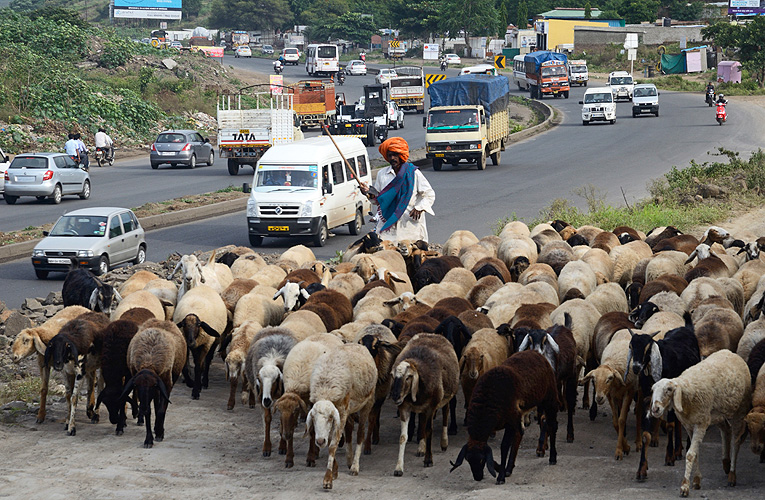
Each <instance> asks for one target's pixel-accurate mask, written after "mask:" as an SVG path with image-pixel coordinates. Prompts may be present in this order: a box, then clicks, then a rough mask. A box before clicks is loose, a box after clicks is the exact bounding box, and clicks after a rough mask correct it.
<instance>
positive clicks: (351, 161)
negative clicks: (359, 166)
mask: <svg viewBox="0 0 765 500" xmlns="http://www.w3.org/2000/svg"><path fill="white" fill-rule="evenodd" d="M346 160H348V165H350V166H351V168H352V169H353V171H354V172H356V173H358V170H356V158H350V157H348V158H346ZM345 175H346V176H348V180H351V179H353V174H351V173H350V172H346V174H345Z"/></svg>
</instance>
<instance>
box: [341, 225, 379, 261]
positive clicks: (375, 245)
mask: <svg viewBox="0 0 765 500" xmlns="http://www.w3.org/2000/svg"><path fill="white" fill-rule="evenodd" d="M378 250H382V239H381V238H380V236H379V235H378V234H377V233H374V232H370V233H367V234H365V235H364V236H362V237H361V238H359V239H358V240H356V241H354V242H353V243H351V244H350V245H349V246H348V248H346V249H345V252H343V260H344V261H345V262H350V260H351V257H353V256H354V255H356V254H359V253H375V252H377V251H378Z"/></svg>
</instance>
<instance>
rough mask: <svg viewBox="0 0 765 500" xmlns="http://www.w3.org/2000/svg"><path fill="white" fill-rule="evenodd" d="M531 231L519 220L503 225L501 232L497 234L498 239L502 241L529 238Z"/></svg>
mask: <svg viewBox="0 0 765 500" xmlns="http://www.w3.org/2000/svg"><path fill="white" fill-rule="evenodd" d="M530 237H531V231H529V226H527V225H526V224H524V223H523V222H521V221H519V220H513V221H510V222H508V223H507V224H505V227H503V228H502V231H501V232H500V233H499V238H500V239H502V240H504V239H506V238H530Z"/></svg>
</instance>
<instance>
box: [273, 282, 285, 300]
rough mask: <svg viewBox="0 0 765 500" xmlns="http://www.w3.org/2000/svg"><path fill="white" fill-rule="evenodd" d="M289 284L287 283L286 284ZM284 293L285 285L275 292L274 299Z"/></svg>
mask: <svg viewBox="0 0 765 500" xmlns="http://www.w3.org/2000/svg"><path fill="white" fill-rule="evenodd" d="M285 286H287V285H285ZM282 295H284V287H281V288H280V289H279V290H278V291H277V292H276V293H275V294H274V300H276V299H278V298H279V297H280V296H282Z"/></svg>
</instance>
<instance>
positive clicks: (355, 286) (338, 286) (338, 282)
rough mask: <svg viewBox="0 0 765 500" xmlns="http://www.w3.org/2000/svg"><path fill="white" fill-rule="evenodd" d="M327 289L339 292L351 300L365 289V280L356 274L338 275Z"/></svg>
mask: <svg viewBox="0 0 765 500" xmlns="http://www.w3.org/2000/svg"><path fill="white" fill-rule="evenodd" d="M327 288H329V289H330V290H337V291H338V292H340V293H342V294H343V295H345V296H346V297H348V300H351V299H352V298H353V296H354V295H356V294H357V293H359V292H360V291H361V289H362V288H364V280H363V279H362V278H361V276H359V275H358V274H356V273H338V274H336V275H335V276H334V277H333V278H332V279H331V280H330V282H329V284H328V285H327Z"/></svg>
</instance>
